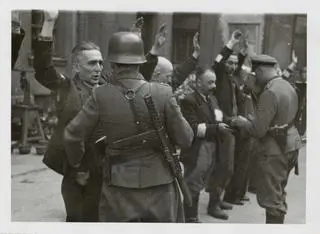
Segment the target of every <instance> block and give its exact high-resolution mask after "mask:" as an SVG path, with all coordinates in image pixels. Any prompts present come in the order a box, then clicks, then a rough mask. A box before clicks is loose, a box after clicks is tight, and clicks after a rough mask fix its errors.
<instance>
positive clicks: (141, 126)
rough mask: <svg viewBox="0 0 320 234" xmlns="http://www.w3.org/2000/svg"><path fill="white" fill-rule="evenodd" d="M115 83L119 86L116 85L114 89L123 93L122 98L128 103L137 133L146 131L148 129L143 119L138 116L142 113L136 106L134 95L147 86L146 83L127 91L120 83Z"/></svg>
mask: <svg viewBox="0 0 320 234" xmlns="http://www.w3.org/2000/svg"><path fill="white" fill-rule="evenodd" d="M117 83H118V84H119V85H116V87H117V88H118V89H120V91H121V92H122V93H123V95H124V97H125V98H126V99H127V100H128V102H129V105H130V109H131V112H132V114H133V119H134V122H135V125H136V127H137V129H138V131H139V132H144V131H146V130H147V129H148V128H147V126H146V125H145V124H144V121H143V118H142V116H141V114H140V113H142V111H140V108H139V105H137V100H136V94H137V92H138V91H139V90H140V89H141V88H142V87H143V86H145V85H146V84H147V82H145V83H143V84H141V85H140V86H138V87H136V88H135V89H128V88H127V87H125V86H124V85H123V84H122V83H121V82H117Z"/></svg>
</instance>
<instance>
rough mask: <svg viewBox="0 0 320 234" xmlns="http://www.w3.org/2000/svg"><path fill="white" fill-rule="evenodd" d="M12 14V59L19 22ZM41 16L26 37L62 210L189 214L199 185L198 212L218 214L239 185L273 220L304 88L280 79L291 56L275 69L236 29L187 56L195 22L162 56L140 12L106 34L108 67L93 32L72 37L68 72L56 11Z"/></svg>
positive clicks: (280, 218)
mask: <svg viewBox="0 0 320 234" xmlns="http://www.w3.org/2000/svg"><path fill="white" fill-rule="evenodd" d="M12 16H13V20H12V22H13V23H12V67H14V64H15V61H16V59H17V56H18V51H19V48H20V45H21V41H22V40H23V36H24V32H23V29H22V28H20V25H19V23H18V21H19V20H18V17H17V15H15V14H13V15H12ZM43 16H44V22H43V25H42V29H41V32H40V34H39V35H38V36H37V38H34V39H33V40H34V41H33V45H34V46H33V49H34V51H33V53H34V69H35V78H36V80H37V81H38V82H40V83H41V84H42V85H44V86H45V87H47V88H49V89H50V90H51V91H52V92H53V93H55V94H56V97H57V102H56V109H57V114H58V119H59V121H58V123H57V126H56V129H55V132H54V134H53V136H52V138H51V139H50V141H49V143H48V147H47V151H46V153H45V155H44V160H43V162H44V163H45V164H46V165H47V166H48V167H49V168H51V169H52V170H54V171H56V172H57V173H59V174H61V175H63V180H62V185H61V192H62V196H63V200H64V203H65V208H66V215H67V217H66V221H67V222H98V221H100V222H189V223H190V222H191V223H199V222H200V220H199V218H198V203H199V197H200V192H201V191H202V190H203V189H205V191H206V192H208V193H209V195H210V199H209V204H208V207H207V213H208V215H210V216H213V217H215V218H219V219H228V214H227V213H226V212H225V210H231V209H232V208H233V205H243V204H244V202H245V201H248V197H247V196H246V192H247V190H248V187H251V190H255V193H256V194H257V200H258V203H259V205H260V206H261V207H262V208H264V209H265V210H266V223H283V222H284V218H285V214H286V212H287V204H286V198H285V197H286V192H285V187H286V184H287V181H288V177H289V174H290V171H291V170H292V169H293V168H294V167H297V160H298V154H299V148H300V146H301V143H300V139H301V137H300V135H303V133H301V131H299V132H298V130H297V127H296V125H297V123H299V121H297V119H299V118H298V117H300V116H301V111H300V109H301V106H303V104H302V103H304V102H305V98H304V99H302V98H300V96H301V95H298V92H297V91H296V90H297V86H296V85H295V84H294V83H293V82H289V81H290V79H289V78H290V75H291V74H292V72H293V70H294V68H295V65H296V63H297V58H296V57H295V56H294V57H293V62H292V64H290V66H289V67H288V68H287V69H286V70H285V71H284V72H283V74H282V73H281V71H280V70H279V66H278V65H277V64H278V63H277V60H276V59H275V58H273V57H271V56H268V55H254V56H249V55H248V44H247V42H246V40H242V34H241V32H240V31H238V30H236V31H235V32H233V33H232V35H231V38H230V40H229V41H228V42H227V43H226V44H225V46H224V47H223V48H222V50H221V52H220V54H219V55H218V56H217V57H216V59H215V61H214V63H213V64H210V65H208V66H198V59H199V56H200V44H199V34H198V33H196V34H195V36H194V38H193V49H194V50H193V53H192V55H190V58H186V60H185V61H184V62H183V63H182V64H180V65H178V66H176V67H173V65H172V63H171V62H170V61H169V60H168V59H166V58H164V57H161V56H159V51H160V49H161V47H162V46H163V44H164V43H165V42H166V37H167V31H166V27H165V25H163V26H161V27H160V29H159V31H158V33H157V35H156V37H155V42H154V44H153V46H152V48H151V50H150V51H149V52H148V53H147V54H145V53H144V49H143V47H144V46H143V41H142V39H141V27H142V26H143V20H142V19H139V20H138V21H137V22H136V24H135V26H134V29H133V30H132V31H130V32H117V33H115V34H113V35H112V37H111V39H110V40H109V42H108V56H107V60H108V62H109V63H110V65H111V68H112V73H110V74H103V64H104V61H103V57H102V55H101V52H100V48H99V47H98V46H97V45H96V44H94V43H93V42H80V43H79V44H77V45H76V46H75V47H74V49H73V50H72V75H71V76H69V77H68V76H66V75H63V74H61V73H59V72H57V70H56V69H55V68H54V66H53V62H52V44H53V29H54V24H55V20H56V19H57V17H58V12H56V11H44V12H43ZM241 41H244V43H240V42H241ZM236 46H238V47H240V50H239V53H235V50H234V48H235V47H236ZM297 116H298V117H297ZM304 131H305V130H303V131H302V132H304ZM299 133H300V134H299ZM179 162H181V163H182V165H183V169H181V165H180V163H179ZM252 162H254V165H253V163H252ZM252 168H256V170H255V173H256V174H255V175H256V176H255V177H256V180H257V181H256V183H253V182H252V181H251V180H250V174H252V172H251V169H252ZM182 195H183V196H182Z"/></svg>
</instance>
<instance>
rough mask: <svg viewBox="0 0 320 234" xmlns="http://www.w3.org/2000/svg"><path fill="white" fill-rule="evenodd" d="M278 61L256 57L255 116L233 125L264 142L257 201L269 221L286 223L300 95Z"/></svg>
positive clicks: (297, 142) (251, 85) (295, 157)
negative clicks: (284, 76)
mask: <svg viewBox="0 0 320 234" xmlns="http://www.w3.org/2000/svg"><path fill="white" fill-rule="evenodd" d="M276 63H277V60H276V59H275V58H273V57H271V56H269V55H256V56H253V57H252V67H253V72H254V73H255V75H254V76H250V78H249V79H248V80H246V85H247V88H249V89H250V90H252V91H253V92H254V93H256V94H257V97H258V98H257V106H256V114H255V117H253V118H251V119H250V118H249V119H247V118H244V117H242V116H238V117H237V118H236V119H235V120H233V121H232V125H234V126H238V127H240V128H242V129H244V130H245V131H246V132H247V133H248V134H249V135H251V136H253V137H255V138H256V139H257V141H258V143H259V144H260V146H261V147H260V149H262V150H261V152H260V153H259V154H258V165H257V166H258V170H257V171H258V173H259V175H258V176H257V177H258V178H259V180H260V181H259V183H257V184H258V187H257V200H258V203H259V205H260V206H261V207H263V208H265V210H266V223H283V222H284V217H285V214H286V213H287V203H286V192H285V187H286V185H287V182H288V177H289V174H290V171H291V170H292V169H293V167H294V166H295V164H296V162H297V160H298V152H299V148H300V137H299V134H298V131H297V129H296V127H295V126H294V119H295V116H296V113H297V111H298V96H297V93H296V92H295V90H294V88H293V87H292V86H291V85H290V83H289V82H288V81H286V80H285V79H283V78H282V77H280V76H279V74H278V73H277V69H276V67H275V65H276Z"/></svg>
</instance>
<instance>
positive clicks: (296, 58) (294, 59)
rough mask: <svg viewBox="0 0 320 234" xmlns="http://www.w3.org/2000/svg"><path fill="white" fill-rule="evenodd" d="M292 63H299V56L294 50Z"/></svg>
mask: <svg viewBox="0 0 320 234" xmlns="http://www.w3.org/2000/svg"><path fill="white" fill-rule="evenodd" d="M292 63H294V64H297V63H298V57H297V56H296V53H295V51H294V50H293V51H292Z"/></svg>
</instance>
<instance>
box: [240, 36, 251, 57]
mask: <svg viewBox="0 0 320 234" xmlns="http://www.w3.org/2000/svg"><path fill="white" fill-rule="evenodd" d="M248 37H249V35H248V32H247V33H246V35H245V37H244V39H243V45H242V47H241V48H240V53H241V54H242V55H244V56H246V55H247V54H248V49H249V42H248Z"/></svg>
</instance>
